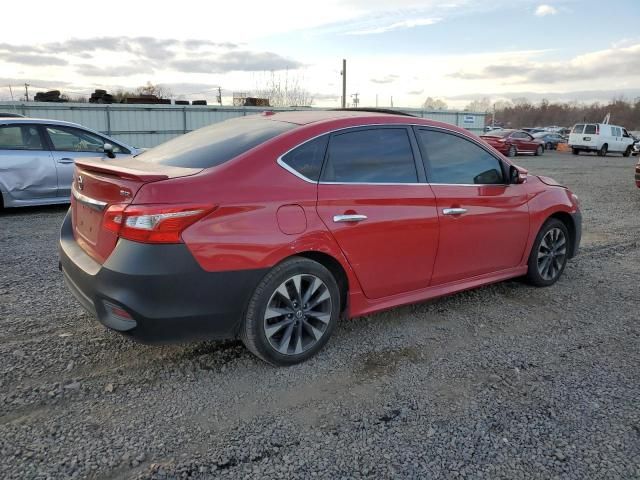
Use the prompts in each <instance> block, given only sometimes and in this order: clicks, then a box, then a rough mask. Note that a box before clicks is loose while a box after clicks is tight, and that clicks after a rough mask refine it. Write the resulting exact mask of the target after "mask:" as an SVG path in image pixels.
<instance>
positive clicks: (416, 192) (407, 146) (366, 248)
mask: <svg viewBox="0 0 640 480" xmlns="http://www.w3.org/2000/svg"><path fill="white" fill-rule="evenodd" d="M415 149H417V146H416V144H415V140H412V135H411V131H410V130H409V129H408V128H407V127H403V126H398V127H373V128H372V127H368V128H358V129H352V130H347V131H343V132H340V133H335V134H333V135H332V136H331V138H330V140H329V146H328V149H327V157H326V160H325V165H324V168H323V172H322V176H321V180H320V183H319V184H318V204H317V210H318V214H319V215H320V217H321V218H322V220H323V222H324V223H325V225H326V226H327V228H328V229H329V230H330V231H331V233H332V234H333V236H334V238H335V239H336V241H337V243H338V244H339V246H340V248H341V249H342V251H343V253H344V255H345V257H346V258H347V261H348V262H349V264H350V265H351V267H352V268H353V271H354V272H355V274H356V276H357V278H358V281H359V282H360V285H361V286H362V289H363V291H364V294H365V295H366V296H367V297H368V298H372V299H373V298H381V297H386V296H389V295H394V294H397V293H402V292H408V291H411V290H417V289H420V288H425V287H427V286H428V285H429V282H430V280H431V274H432V271H433V262H434V259H435V255H436V250H437V246H438V214H437V211H436V199H435V197H434V195H433V192H432V191H431V188H430V187H429V185H427V184H425V183H424V182H423V181H422V182H421V181H420V180H423V179H424V171H422V174H421V175H420V177H419V176H418V175H419V174H418V172H419V170H418V167H419V168H420V169H422V165H418V164H417V163H416V160H415V157H414V150H415Z"/></svg>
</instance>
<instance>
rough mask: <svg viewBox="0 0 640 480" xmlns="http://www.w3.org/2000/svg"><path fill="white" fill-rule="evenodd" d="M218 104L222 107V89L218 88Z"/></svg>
mask: <svg viewBox="0 0 640 480" xmlns="http://www.w3.org/2000/svg"><path fill="white" fill-rule="evenodd" d="M217 100H218V103H219V104H220V106H222V88H220V87H218V99H217Z"/></svg>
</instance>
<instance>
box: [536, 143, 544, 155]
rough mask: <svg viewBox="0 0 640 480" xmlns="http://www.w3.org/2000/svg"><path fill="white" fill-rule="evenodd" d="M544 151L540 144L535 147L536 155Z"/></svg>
mask: <svg viewBox="0 0 640 480" xmlns="http://www.w3.org/2000/svg"><path fill="white" fill-rule="evenodd" d="M543 153H544V148H543V147H542V145H538V148H536V153H535V155H536V157H539V156H540V155H542V154H543Z"/></svg>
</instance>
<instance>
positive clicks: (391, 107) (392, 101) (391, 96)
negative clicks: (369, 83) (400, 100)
mask: <svg viewBox="0 0 640 480" xmlns="http://www.w3.org/2000/svg"><path fill="white" fill-rule="evenodd" d="M391 108H393V95H391Z"/></svg>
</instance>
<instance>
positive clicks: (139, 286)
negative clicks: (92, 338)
mask: <svg viewBox="0 0 640 480" xmlns="http://www.w3.org/2000/svg"><path fill="white" fill-rule="evenodd" d="M59 251H60V268H61V270H62V271H63V273H64V277H65V281H66V283H67V285H68V286H69V289H70V290H71V292H72V293H73V294H74V296H75V297H76V298H77V299H78V300H79V302H80V304H81V305H82V306H83V307H84V308H85V309H86V310H87V311H88V312H90V313H91V314H92V315H95V316H96V317H97V318H98V320H100V322H101V323H103V324H104V325H106V326H108V327H110V328H113V329H117V330H120V331H123V333H126V334H127V335H130V336H132V337H134V338H136V339H138V340H141V341H144V342H180V341H188V340H205V339H226V338H234V337H236V336H237V334H238V328H239V326H240V323H241V321H242V316H243V313H244V310H245V306H246V304H247V302H248V301H249V298H250V296H251V294H252V293H253V291H254V290H255V287H256V286H257V284H258V282H259V281H260V280H261V279H262V277H263V276H264V274H265V273H266V269H259V270H238V271H228V272H207V271H205V270H203V269H202V268H201V267H200V265H199V264H198V263H197V262H196V261H195V259H194V258H193V255H192V254H191V252H190V251H189V249H188V248H187V247H186V245H184V244H177V245H173V244H172V245H148V244H141V243H137V242H131V241H128V240H123V239H120V240H119V241H118V244H117V245H116V248H115V249H114V251H113V252H112V253H111V255H110V256H109V258H108V260H107V261H106V262H105V263H104V264H103V265H100V264H98V263H97V262H95V261H94V260H93V259H92V258H91V257H89V256H88V255H87V254H86V253H85V252H84V251H83V250H82V249H81V248H80V246H79V245H78V244H77V243H76V241H75V238H74V237H73V231H72V226H71V218H70V215H69V214H67V216H66V217H65V220H64V222H63V225H62V229H61V232H60V249H59ZM105 302H107V304H112V305H115V306H117V307H120V308H122V309H123V310H124V311H125V312H127V313H128V314H129V315H131V317H132V321H134V322H135V327H133V328H132V327H131V323H126V322H125V323H122V321H121V319H117V318H113V314H112V312H111V311H109V309H107V308H106V307H105ZM116 320H118V321H116ZM125 329H127V330H126V331H124V330H125Z"/></svg>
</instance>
